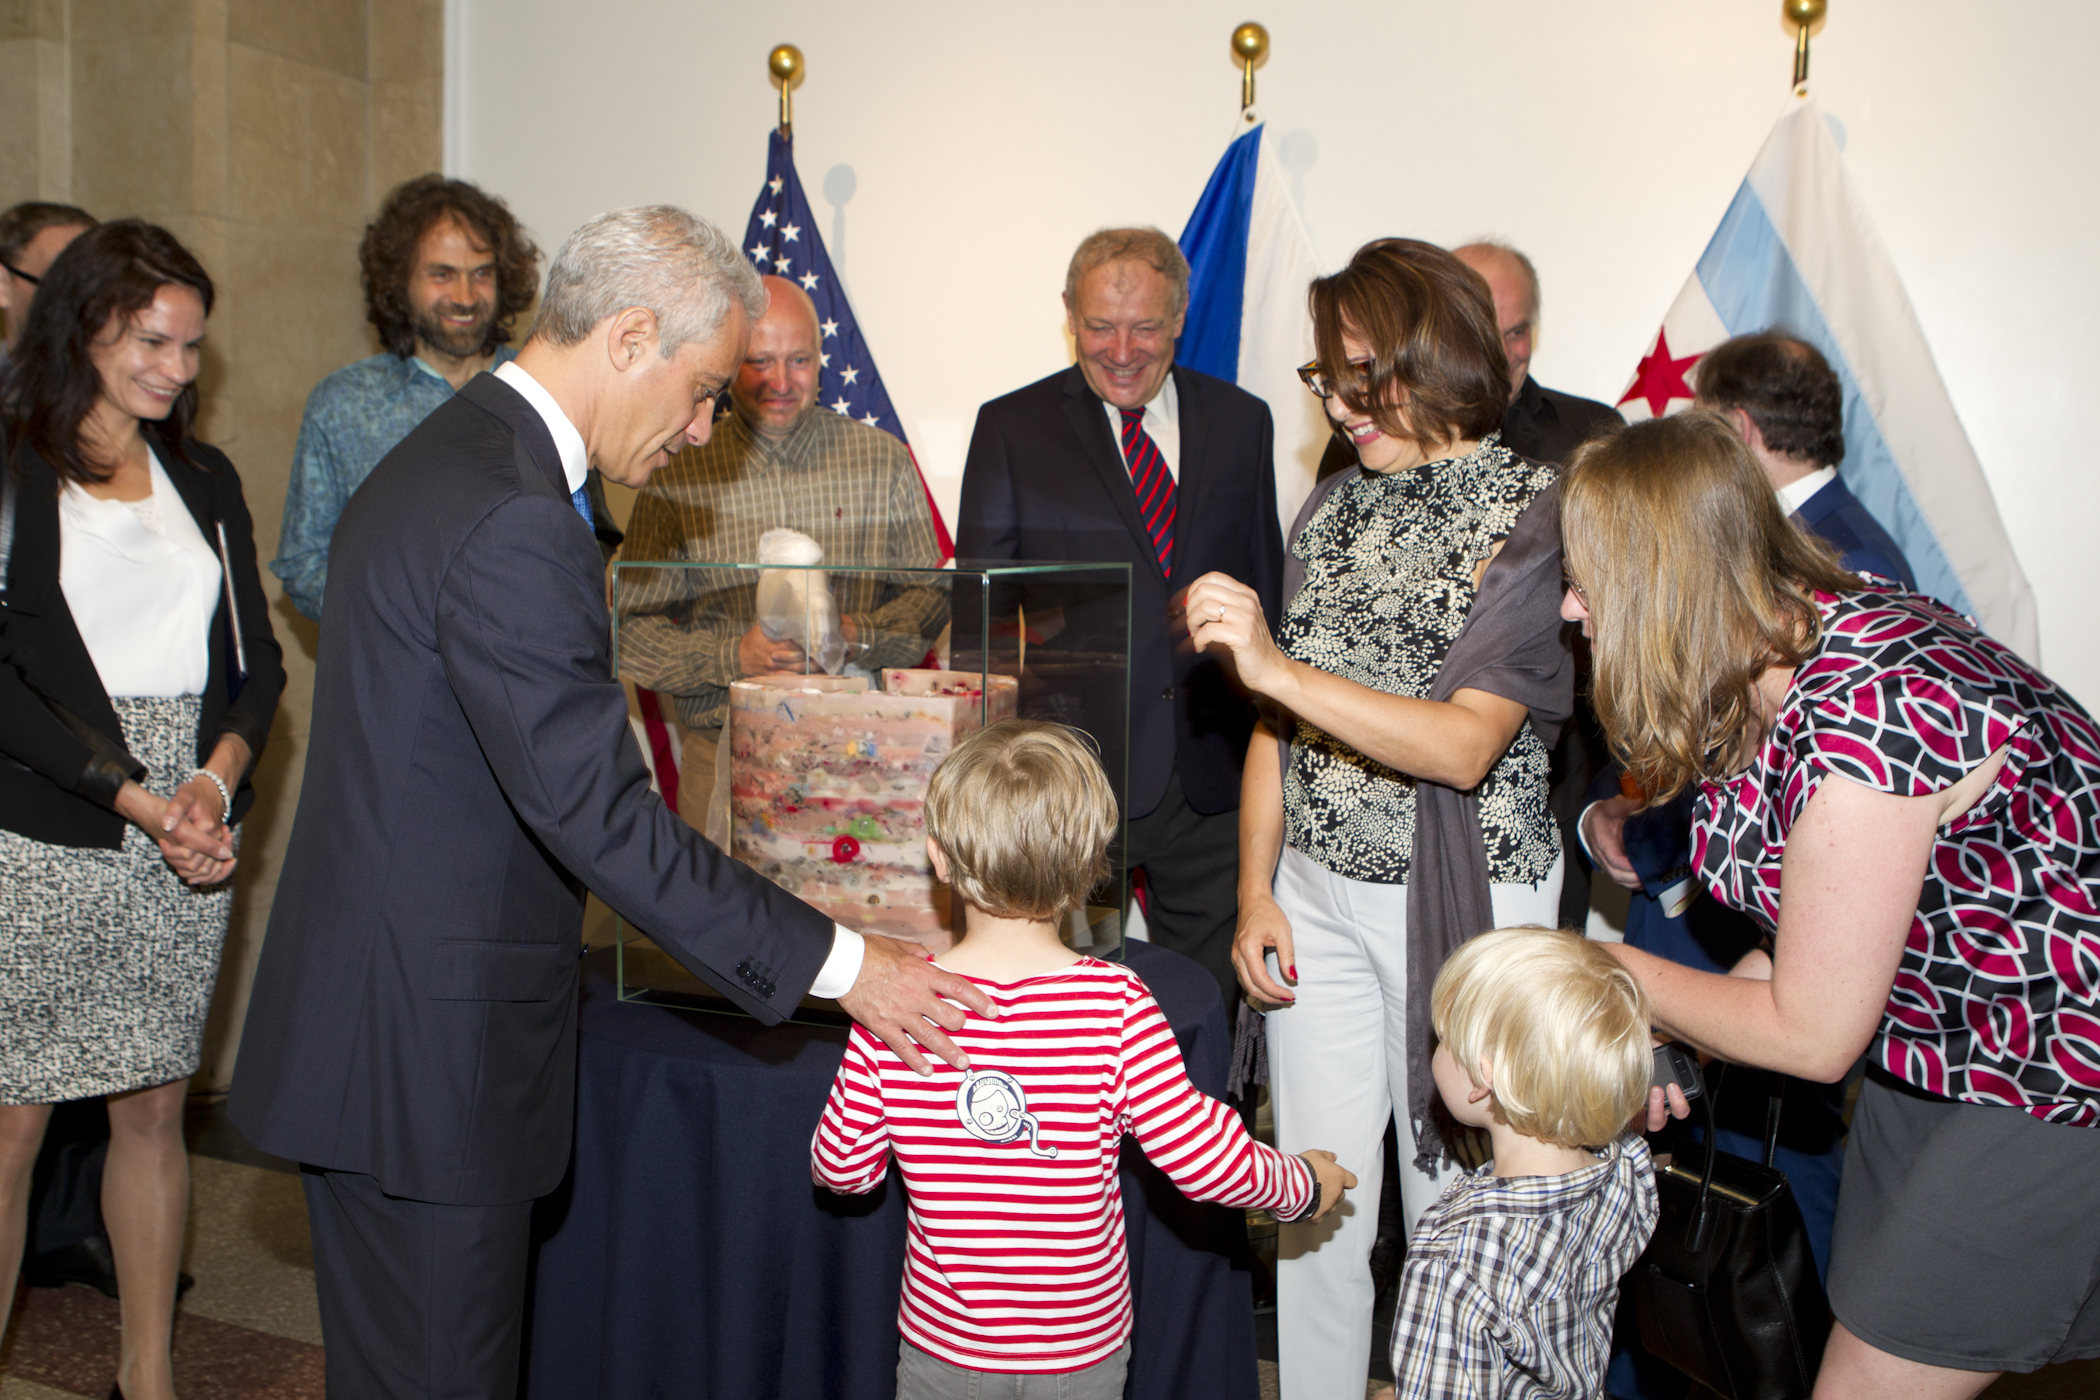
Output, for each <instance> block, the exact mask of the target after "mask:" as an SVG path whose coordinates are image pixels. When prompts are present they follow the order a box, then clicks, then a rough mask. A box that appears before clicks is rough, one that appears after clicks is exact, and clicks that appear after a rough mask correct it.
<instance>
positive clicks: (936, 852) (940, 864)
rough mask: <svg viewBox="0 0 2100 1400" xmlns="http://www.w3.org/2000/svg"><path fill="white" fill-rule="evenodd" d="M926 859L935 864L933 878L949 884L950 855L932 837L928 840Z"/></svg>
mask: <svg viewBox="0 0 2100 1400" xmlns="http://www.w3.org/2000/svg"><path fill="white" fill-rule="evenodd" d="M926 859H928V860H929V861H932V862H933V878H934V879H936V880H938V881H940V882H941V883H942V884H944V885H945V884H947V883H948V853H947V852H946V851H944V850H942V849H941V843H940V842H938V841H936V840H934V839H933V838H932V837H931V836H929V837H927V838H926Z"/></svg>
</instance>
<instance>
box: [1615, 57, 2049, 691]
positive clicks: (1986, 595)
mask: <svg viewBox="0 0 2100 1400" xmlns="http://www.w3.org/2000/svg"><path fill="white" fill-rule="evenodd" d="M1771 327H1779V328H1783V329H1785V330H1787V331H1789V332H1791V333H1792V334H1794V335H1797V336H1799V337H1801V338H1802V339H1803V340H1806V341H1808V342H1810V343H1811V344H1813V345H1814V346H1815V347H1816V348H1817V349H1819V350H1821V351H1822V352H1823V354H1824V356H1825V357H1826V358H1827V359H1828V360H1829V361H1830V364H1831V368H1833V369H1835V370H1836V371H1837V374H1838V379H1839V380H1840V381H1841V382H1842V383H1843V385H1844V390H1845V460H1844V462H1843V464H1842V465H1841V466H1840V468H1839V470H1840V473H1841V474H1842V475H1843V477H1844V481H1845V484H1846V485H1847V486H1848V487H1850V488H1851V490H1852V494H1853V495H1855V496H1857V497H1859V499H1860V502H1861V503H1862V504H1863V505H1865V506H1866V508H1867V509H1868V510H1869V511H1871V512H1873V514H1874V517H1875V519H1877V520H1879V521H1880V522H1881V523H1882V524H1883V525H1884V526H1885V527H1887V529H1888V532H1889V533H1890V534H1891V535H1893V536H1895V539H1896V543H1897V544H1899V545H1901V546H1902V548H1903V553H1904V555H1905V556H1906V557H1907V558H1908V559H1909V560H1910V565H1911V568H1912V569H1913V570H1914V571H1916V573H1917V576H1918V587H1919V588H1920V589H1921V590H1922V591H1923V592H1926V593H1929V594H1931V595H1932V596H1934V597H1935V598H1938V599H1939V600H1940V601H1941V602H1943V603H1945V604H1947V605H1948V606H1949V607H1951V608H1953V609H1954V610H1955V611H1957V612H1960V613H1965V614H1968V615H1970V616H1972V617H1974V618H1976V619H1977V620H1978V621H1979V622H1981V623H1982V625H1983V628H1984V630H1985V631H1987V632H1989V633H1990V634H1991V635H1992V636H1994V637H1996V638H1997V639H1998V640H1999V641H2002V642H2004V643H2005V644H2006V645H2007V646H2009V647H2011V648H2012V649H2013V650H2014V651H2017V652H2019V653H2020V654H2021V655H2022V656H2024V657H2026V658H2027V659H2028V660H2029V661H2037V660H2038V659H2039V652H2040V646H2039V642H2038V638H2037V633H2036V622H2035V611H2034V593H2033V590H2032V589H2030V588H2029V587H2028V584H2027V576H2026V575H2025V574H2024V573H2022V572H2021V570H2020V562H2019V560H2018V559H2017V558H2016V557H2015V556H2014V554H2013V549H2012V542H2011V541H2010V540H2009V539H2007V538H2006V534H2005V525H2004V522H2003V521H2001V520H2000V519H1999V518H1998V506H1997V502H1996V501H1994V500H1993V499H1992V497H1991V488H1990V484H1989V483H1988V482H1987V481H1985V480H1984V476H1983V468H1982V467H1981V466H1980V465H1979V464H1978V462H1977V460H1976V452H1975V450H1974V449H1973V448H1971V447H1970V446H1969V439H1968V435H1967V434H1966V433H1964V432H1963V431H1962V426H1961V420H1960V419H1959V418H1958V417H1956V416H1955V412H1954V403H1953V400H1951V399H1949V398H1948V397H1947V388H1946V385H1945V384H1943V383H1942V382H1941V381H1940V374H1939V370H1938V368H1937V367H1936V366H1935V365H1934V364H1933V360H1932V350H1931V348H1930V347H1929V346H1927V345H1926V343H1925V332H1924V331H1923V330H1922V329H1921V328H1920V327H1919V325H1918V318H1917V314H1916V313H1915V312H1914V311H1912V310H1911V305H1910V298H1909V297H1908V296H1906V295H1905V294H1904V291H1903V283H1902V280H1901V279H1900V278H1898V277H1897V276H1896V268H1895V264H1894V263H1892V262H1891V261H1890V260H1889V255H1888V250H1887V249H1886V248H1884V247H1883V246H1882V243H1881V237H1880V235H1879V234H1877V233H1876V232H1875V230H1874V224H1873V221H1872V220H1871V219H1869V218H1868V217H1867V210H1866V205H1865V203H1864V201H1862V200H1861V198H1860V194H1859V190H1858V189H1857V187H1855V186H1854V185H1853V183H1852V179H1851V177H1850V176H1849V175H1848V174H1847V173H1846V170H1845V163H1844V158H1843V156H1842V155H1841V154H1840V153H1839V151H1838V146H1837V141H1836V140H1835V139H1834V138H1833V137H1832V136H1831V133H1830V128H1829V125H1828V124H1827V123H1826V122H1825V121H1824V119H1823V113H1822V111H1821V109H1820V108H1818V107H1817V106H1816V104H1815V102H1814V100H1813V99H1811V98H1809V97H1807V96H1805V95H1803V96H1797V97H1793V98H1790V99H1788V102H1787V107H1786V110H1785V112H1783V113H1782V114H1781V115H1780V118H1779V123H1778V125H1777V126H1775V127H1773V129H1772V134H1771V135H1770V136H1769V137H1767V138H1766V140H1765V145H1764V149H1763V150H1761V151H1759V152H1758V155H1757V159H1756V161H1755V162H1753V163H1752V165H1751V166H1750V173H1749V175H1748V176H1747V177H1745V178H1744V180H1743V185H1742V188H1741V189H1739V190H1737V191H1736V196H1735V202H1734V203H1732V204H1730V205H1729V206H1728V213H1727V215H1726V216H1725V217H1724V218H1722V220H1721V226H1720V228H1718V229H1716V230H1715V231H1714V236H1713V239H1712V241H1711V242H1709V243H1708V244H1707V245H1706V252H1705V253H1703V254H1702V255H1701V256H1700V258H1699V263H1698V266H1697V267H1696V268H1695V269H1694V270H1693V272H1692V276H1691V279H1690V280H1689V281H1687V282H1686V283H1685V284H1684V290H1683V291H1682V292H1679V293H1678V295H1677V301H1676V303H1675V304H1674V305H1673V306H1671V308H1670V313H1669V315H1667V316H1665V317H1664V318H1663V324H1662V329H1661V331H1659V332H1658V333H1657V334H1656V337H1655V343H1654V344H1653V346H1651V347H1650V349H1649V351H1648V354H1647V355H1646V356H1645V357H1644V358H1643V359H1642V360H1641V362H1640V366H1639V368H1638V369H1636V370H1635V371H1634V376H1633V382H1632V383H1631V384H1629V385H1628V386H1627V389H1626V393H1625V395H1624V396H1623V397H1621V398H1620V400H1619V411H1620V412H1621V413H1623V414H1625V415H1626V417H1628V418H1629V419H1632V420H1635V421H1639V420H1640V419H1643V418H1652V417H1657V416H1660V415H1662V414H1664V413H1669V412H1674V411H1676V410H1678V409H1681V408H1683V407H1685V406H1686V405H1688V404H1689V403H1690V402H1691V398H1692V384H1691V381H1690V378H1689V377H1688V376H1689V375H1690V372H1691V370H1692V367H1693V365H1695V364H1696V363H1697V362H1698V359H1699V357H1700V356H1701V355H1703V354H1704V353H1705V352H1706V351H1708V350H1710V349H1712V348H1713V347H1714V346H1716V345H1718V344H1720V343H1721V342H1722V341H1723V340H1726V339H1727V338H1728V337H1730V336H1733V335H1743V334H1747V333H1750V332H1754V331H1761V330H1765V329H1767V328H1771Z"/></svg>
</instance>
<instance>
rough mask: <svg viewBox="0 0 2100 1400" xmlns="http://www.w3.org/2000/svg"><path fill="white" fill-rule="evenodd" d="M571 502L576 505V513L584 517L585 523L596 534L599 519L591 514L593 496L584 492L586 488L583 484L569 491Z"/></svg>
mask: <svg viewBox="0 0 2100 1400" xmlns="http://www.w3.org/2000/svg"><path fill="white" fill-rule="evenodd" d="M569 504H570V505H572V506H574V507H576V513H577V514H578V515H580V516H582V517H583V523H584V524H586V525H588V526H590V527H591V531H592V533H593V534H595V533H596V532H597V529H598V521H597V519H596V518H595V517H593V516H592V515H591V498H590V497H589V496H588V495H586V494H585V493H584V489H583V488H582V487H581V486H579V487H577V488H576V489H575V490H574V491H571V492H570V493H569Z"/></svg>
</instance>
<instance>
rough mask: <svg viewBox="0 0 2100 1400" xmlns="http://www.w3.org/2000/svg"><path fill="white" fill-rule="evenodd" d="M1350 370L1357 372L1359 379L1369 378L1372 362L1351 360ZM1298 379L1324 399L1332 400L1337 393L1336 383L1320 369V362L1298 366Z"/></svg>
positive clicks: (1315, 361)
mask: <svg viewBox="0 0 2100 1400" xmlns="http://www.w3.org/2000/svg"><path fill="white" fill-rule="evenodd" d="M1349 368H1350V369H1352V370H1354V371H1356V373H1357V376H1358V377H1359V378H1368V377H1369V376H1368V371H1369V370H1370V368H1371V362H1370V361H1369V360H1351V361H1350V362H1349ZM1298 378H1299V380H1300V381H1301V382H1302V383H1303V384H1304V385H1305V387H1306V388H1308V389H1310V390H1312V391H1313V392H1314V393H1315V394H1318V395H1319V396H1320V397H1321V398H1323V399H1331V398H1333V397H1334V396H1335V393H1336V392H1337V391H1336V389H1335V386H1334V381H1333V380H1331V379H1329V378H1328V377H1327V371H1325V370H1323V369H1321V368H1320V362H1319V361H1318V360H1314V361H1313V362H1312V363H1311V364H1305V365H1300V366H1298Z"/></svg>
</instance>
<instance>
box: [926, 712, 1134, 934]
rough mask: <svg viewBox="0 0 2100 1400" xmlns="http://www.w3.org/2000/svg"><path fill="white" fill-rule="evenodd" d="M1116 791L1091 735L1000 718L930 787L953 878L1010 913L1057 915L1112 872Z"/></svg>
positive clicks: (972, 900)
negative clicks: (1110, 854)
mask: <svg viewBox="0 0 2100 1400" xmlns="http://www.w3.org/2000/svg"><path fill="white" fill-rule="evenodd" d="M1116 821H1117V813H1116V797H1115V793H1114V792H1113V791H1111V790H1110V788H1109V786H1108V775H1107V774H1105V773H1103V772H1102V771H1101V760H1100V759H1099V758H1097V757H1096V756H1095V754H1094V749H1093V745H1092V744H1091V743H1090V742H1089V741H1088V739H1087V738H1086V736H1084V735H1083V734H1081V733H1079V731H1077V730H1075V729H1070V728H1067V727H1066V726H1064V725H1062V724H1052V723H1049V722H1048V721H1046V720H1039V719H1007V720H1001V721H999V722H998V723H997V724H994V725H992V726H990V727H989V728H986V729H982V730H979V731H978V732H977V733H975V734H972V735H971V736H970V737H969V738H967V739H965V740H963V741H962V742H961V743H960V744H957V745H956V746H955V752H953V753H951V754H949V755H948V757H947V758H945V759H943V760H942V761H941V766H940V767H939V768H936V769H935V770H934V773H933V781H932V782H930V783H929V784H927V787H926V835H927V836H928V837H930V838H931V839H933V840H934V841H937V842H939V843H940V847H941V852H942V854H944V855H945V856H947V858H948V883H949V884H950V885H951V886H952V887H953V888H954V890H955V893H956V894H957V896H959V897H960V898H961V899H963V900H964V901H965V902H966V903H968V904H970V905H972V906H973V907H975V908H978V909H982V910H984V911H985V912H986V913H988V914H993V915H996V916H998V917H999V918H1002V919H1054V918H1056V917H1058V916H1059V915H1061V914H1063V913H1064V912H1065V911H1066V910H1067V909H1076V908H1078V907H1079V906H1080V905H1082V904H1084V903H1085V902H1086V897H1087V892H1088V891H1089V890H1091V889H1093V888H1094V886H1096V885H1098V884H1100V883H1101V881H1102V880H1104V879H1106V878H1107V876H1108V843H1109V841H1110V840H1111V839H1112V838H1113V837H1114V836H1115V833H1116Z"/></svg>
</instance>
